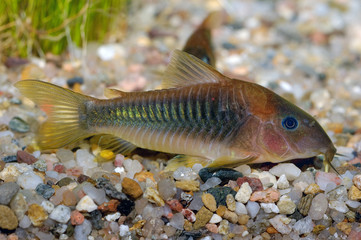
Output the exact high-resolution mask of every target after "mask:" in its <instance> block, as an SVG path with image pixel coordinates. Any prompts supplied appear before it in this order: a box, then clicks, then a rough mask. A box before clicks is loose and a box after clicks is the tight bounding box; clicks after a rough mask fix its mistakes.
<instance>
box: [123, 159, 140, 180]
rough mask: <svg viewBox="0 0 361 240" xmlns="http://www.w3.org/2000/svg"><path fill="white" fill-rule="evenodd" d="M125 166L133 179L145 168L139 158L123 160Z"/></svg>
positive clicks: (128, 175)
mask: <svg viewBox="0 0 361 240" xmlns="http://www.w3.org/2000/svg"><path fill="white" fill-rule="evenodd" d="M123 166H124V168H125V170H126V171H127V175H126V176H127V177H128V178H131V179H133V178H134V175H135V174H136V173H139V172H141V171H142V170H143V165H142V164H141V163H140V162H139V161H138V160H131V159H126V160H124V162H123Z"/></svg>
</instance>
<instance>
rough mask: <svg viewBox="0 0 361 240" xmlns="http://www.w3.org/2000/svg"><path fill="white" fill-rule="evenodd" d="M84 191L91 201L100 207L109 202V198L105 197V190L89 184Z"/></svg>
mask: <svg viewBox="0 0 361 240" xmlns="http://www.w3.org/2000/svg"><path fill="white" fill-rule="evenodd" d="M83 191H84V193H85V194H86V195H88V196H89V197H90V198H91V199H93V200H94V202H96V203H97V204H98V205H101V204H103V203H104V202H107V201H108V200H107V198H106V196H105V191H104V190H103V189H99V188H96V187H94V186H93V185H91V184H87V185H85V186H84V187H83Z"/></svg>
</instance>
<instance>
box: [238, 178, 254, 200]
mask: <svg viewBox="0 0 361 240" xmlns="http://www.w3.org/2000/svg"><path fill="white" fill-rule="evenodd" d="M251 194H252V188H251V187H250V186H249V183H248V182H244V183H243V184H242V185H241V188H240V189H239V190H238V192H237V194H236V197H235V199H236V200H237V201H238V202H241V203H246V202H248V200H249V199H250V197H251Z"/></svg>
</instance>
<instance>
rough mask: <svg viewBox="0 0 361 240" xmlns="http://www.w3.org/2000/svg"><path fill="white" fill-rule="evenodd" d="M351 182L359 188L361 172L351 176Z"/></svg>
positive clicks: (360, 186)
mask: <svg viewBox="0 0 361 240" xmlns="http://www.w3.org/2000/svg"><path fill="white" fill-rule="evenodd" d="M352 182H353V184H354V185H355V186H356V187H357V188H358V189H359V190H361V174H357V175H355V176H354V177H353V178H352Z"/></svg>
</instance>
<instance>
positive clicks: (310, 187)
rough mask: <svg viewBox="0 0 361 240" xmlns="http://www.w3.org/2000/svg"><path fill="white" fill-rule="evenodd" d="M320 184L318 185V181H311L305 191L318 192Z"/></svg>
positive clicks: (309, 192)
mask: <svg viewBox="0 0 361 240" xmlns="http://www.w3.org/2000/svg"><path fill="white" fill-rule="evenodd" d="M320 190H321V189H320V186H318V185H317V184H316V183H311V184H310V185H308V187H306V189H305V191H304V193H305V194H316V193H319V192H320Z"/></svg>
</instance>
